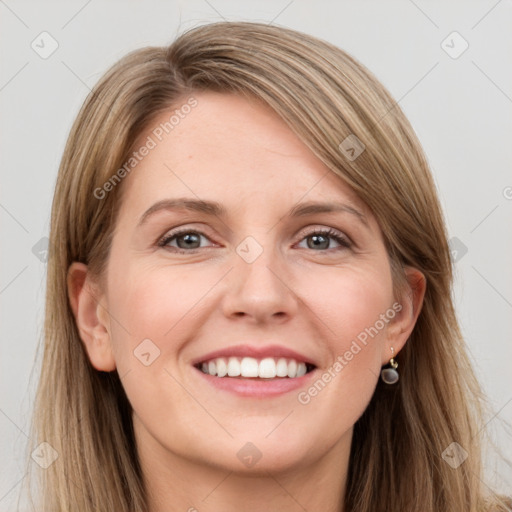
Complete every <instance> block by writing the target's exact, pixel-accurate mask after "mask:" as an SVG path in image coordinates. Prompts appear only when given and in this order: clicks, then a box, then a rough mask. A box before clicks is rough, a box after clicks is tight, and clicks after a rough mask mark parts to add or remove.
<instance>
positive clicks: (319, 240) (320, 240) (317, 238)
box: [308, 235, 329, 249]
mask: <svg viewBox="0 0 512 512" xmlns="http://www.w3.org/2000/svg"><path fill="white" fill-rule="evenodd" d="M310 239H311V240H313V243H312V244H309V243H308V246H309V248H310V249H312V248H318V247H319V246H321V245H322V244H324V245H325V244H327V246H326V247H322V248H323V249H327V248H328V247H329V237H326V236H325V235H311V237H310Z"/></svg>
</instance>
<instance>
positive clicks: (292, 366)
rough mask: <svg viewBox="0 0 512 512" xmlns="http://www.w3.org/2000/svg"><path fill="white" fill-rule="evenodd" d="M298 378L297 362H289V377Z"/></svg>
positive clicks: (292, 360)
mask: <svg viewBox="0 0 512 512" xmlns="http://www.w3.org/2000/svg"><path fill="white" fill-rule="evenodd" d="M296 376H297V361H295V360H294V359H291V360H290V361H289V362H288V377H292V378H293V377H296Z"/></svg>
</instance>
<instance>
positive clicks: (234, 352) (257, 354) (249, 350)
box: [192, 345, 316, 366]
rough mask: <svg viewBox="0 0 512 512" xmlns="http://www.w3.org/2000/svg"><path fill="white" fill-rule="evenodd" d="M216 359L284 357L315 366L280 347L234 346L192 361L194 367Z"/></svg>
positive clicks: (300, 355)
mask: <svg viewBox="0 0 512 512" xmlns="http://www.w3.org/2000/svg"><path fill="white" fill-rule="evenodd" d="M218 357H254V358H255V359H263V358H265V357H275V358H279V357H284V358H288V359H295V360H296V361H298V362H303V363H308V364H311V365H313V366H316V364H315V362H314V361H313V360H312V359H310V358H309V357H306V356H305V355H303V354H301V353H300V352H297V351H295V350H292V349H289V348H287V347H283V346H282V345H265V346H260V345H234V346H232V347H225V348H222V349H219V350H214V351H213V352H209V353H208V354H205V355H203V356H201V357H198V358H196V359H194V360H193V361H192V364H193V365H194V366H195V365H197V364H199V363H202V362H204V361H210V360H212V359H216V358H218Z"/></svg>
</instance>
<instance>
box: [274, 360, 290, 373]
mask: <svg viewBox="0 0 512 512" xmlns="http://www.w3.org/2000/svg"><path fill="white" fill-rule="evenodd" d="M276 375H277V376H278V377H288V363H287V362H286V359H284V358H282V357H281V358H279V359H278V361H277V364H276Z"/></svg>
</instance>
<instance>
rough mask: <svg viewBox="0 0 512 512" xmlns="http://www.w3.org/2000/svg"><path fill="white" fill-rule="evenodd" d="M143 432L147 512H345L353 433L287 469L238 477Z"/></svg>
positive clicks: (140, 445) (143, 469) (143, 468)
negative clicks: (268, 509) (268, 510)
mask: <svg viewBox="0 0 512 512" xmlns="http://www.w3.org/2000/svg"><path fill="white" fill-rule="evenodd" d="M147 435H148V434H147V433H139V436H138V437H139V439H138V440H137V446H139V447H140V448H141V449H140V450H139V459H140V461H141V467H142V472H143V476H144V484H145V486H146V490H147V495H148V512H178V511H179V512H218V511H219V510H222V511H223V512H239V511H240V509H241V508H242V509H243V510H244V512H259V511H261V510H262V509H265V508H266V507H267V506H268V504H272V509H273V510H279V511H282V512H292V511H293V512H296V511H297V512H298V511H304V510H322V511H323V512H343V498H344V494H345V484H346V477H347V469H348V461H349V455H350V442H351V438H352V431H350V432H348V433H347V434H346V435H345V436H344V437H343V438H342V439H341V440H340V441H339V442H338V443H337V444H336V445H335V446H333V447H332V448H331V449H329V450H328V451H327V453H325V454H322V455H319V457H318V458H316V459H314V460H312V461H308V462H307V463H304V465H300V467H297V466H294V467H292V468H288V469H280V470H275V469H273V468H271V467H269V468H263V467H262V468H261V469H259V470H258V471H256V468H254V470H253V471H252V472H251V473H239V472H236V471H232V470H230V469H229V468H220V467H216V466H214V465H212V464H211V463H207V462H206V461H202V462H201V461H192V460H189V459H185V458H183V457H181V456H179V455H176V454H173V453H170V452H169V451H168V450H166V449H165V448H164V447H163V446H161V445H160V444H159V443H158V442H157V441H156V440H154V439H148V438H146V436H147Z"/></svg>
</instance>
